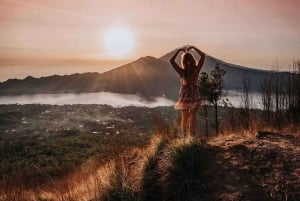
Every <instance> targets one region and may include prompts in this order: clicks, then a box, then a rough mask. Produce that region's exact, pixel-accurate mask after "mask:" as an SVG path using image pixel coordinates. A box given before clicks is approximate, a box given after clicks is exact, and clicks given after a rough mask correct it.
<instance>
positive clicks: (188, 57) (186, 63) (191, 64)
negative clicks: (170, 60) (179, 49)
mask: <svg viewBox="0 0 300 201" xmlns="http://www.w3.org/2000/svg"><path fill="white" fill-rule="evenodd" d="M181 65H182V67H183V70H184V75H183V76H184V78H185V79H188V78H189V77H190V75H191V73H192V72H193V70H194V69H195V67H196V61H195V58H194V56H193V55H192V54H191V53H188V52H187V53H184V54H183V55H182V59H181Z"/></svg>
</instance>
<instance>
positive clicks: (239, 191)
mask: <svg viewBox="0 0 300 201" xmlns="http://www.w3.org/2000/svg"><path fill="white" fill-rule="evenodd" d="M209 143H210V144H211V145H213V146H216V147H217V148H218V154H217V155H216V160H215V161H213V162H212V164H211V166H210V167H211V168H210V170H209V171H208V172H207V175H206V176H207V181H209V182H208V183H207V184H208V185H207V187H208V188H207V190H209V191H213V192H214V193H213V194H210V193H208V195H213V197H214V198H216V197H218V198H220V200H290V201H291V200H293V201H296V200H300V138H299V137H296V136H294V135H288V134H282V133H272V132H258V134H257V135H256V137H238V136H236V135H228V136H224V137H218V138H215V139H213V140H211V141H210V142H209Z"/></svg>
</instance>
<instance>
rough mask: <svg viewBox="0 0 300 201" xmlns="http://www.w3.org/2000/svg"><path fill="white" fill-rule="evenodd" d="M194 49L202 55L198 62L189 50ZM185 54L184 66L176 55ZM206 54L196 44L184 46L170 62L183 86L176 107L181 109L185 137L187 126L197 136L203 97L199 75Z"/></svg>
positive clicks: (183, 57)
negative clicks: (197, 119) (196, 131)
mask: <svg viewBox="0 0 300 201" xmlns="http://www.w3.org/2000/svg"><path fill="white" fill-rule="evenodd" d="M191 49H194V50H195V51H196V52H197V53H198V54H199V55H200V56H201V58H200V60H199V62H198V64H196V60H195V59H194V57H193V55H192V54H191V53H189V50H191ZM181 51H183V52H184V54H183V55H182V58H181V65H182V68H181V67H179V65H178V64H177V63H176V61H175V60H176V57H177V55H178V54H179V52H181ZM204 58H205V54H204V53H203V52H202V51H200V50H199V49H197V48H196V47H194V46H189V47H184V48H180V49H178V50H177V52H176V53H175V54H174V56H173V57H172V58H171V60H170V62H171V64H172V66H173V68H174V69H175V71H176V72H177V73H178V74H179V76H180V81H181V87H180V90H179V100H178V101H177V102H176V104H175V106H174V108H175V109H176V110H181V131H182V135H183V136H184V137H186V136H187V126H189V134H190V135H191V136H192V137H195V130H196V112H197V109H198V108H199V107H200V106H201V99H200V94H199V87H198V75H199V72H200V70H201V68H202V66H203V63H204Z"/></svg>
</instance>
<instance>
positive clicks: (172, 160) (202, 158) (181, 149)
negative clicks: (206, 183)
mask: <svg viewBox="0 0 300 201" xmlns="http://www.w3.org/2000/svg"><path fill="white" fill-rule="evenodd" d="M213 155H214V154H213V150H212V148H209V147H208V146H207V145H201V144H199V143H196V142H192V143H190V144H184V145H180V146H170V147H168V148H167V149H166V150H165V152H164V153H163V155H162V158H161V160H160V164H159V170H160V174H161V178H160V185H161V186H162V190H163V196H164V199H163V200H178V201H181V200H182V201H185V200H198V199H200V198H201V189H202V187H201V186H202V185H201V184H202V181H203V175H204V174H205V171H206V170H207V169H208V168H209V164H210V161H211V159H212V157H213Z"/></svg>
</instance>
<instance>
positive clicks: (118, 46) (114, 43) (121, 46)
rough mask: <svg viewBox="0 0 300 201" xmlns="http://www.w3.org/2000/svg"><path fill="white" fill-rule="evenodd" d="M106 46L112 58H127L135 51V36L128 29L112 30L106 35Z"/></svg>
mask: <svg viewBox="0 0 300 201" xmlns="http://www.w3.org/2000/svg"><path fill="white" fill-rule="evenodd" d="M104 45H105V47H106V49H107V51H108V52H109V54H110V56H114V57H120V56H126V55H128V54H129V53H130V52H131V51H132V49H133V45H134V40H133V35H132V33H131V32H130V31H129V29H127V28H111V29H109V30H107V31H106V33H105V35H104Z"/></svg>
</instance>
